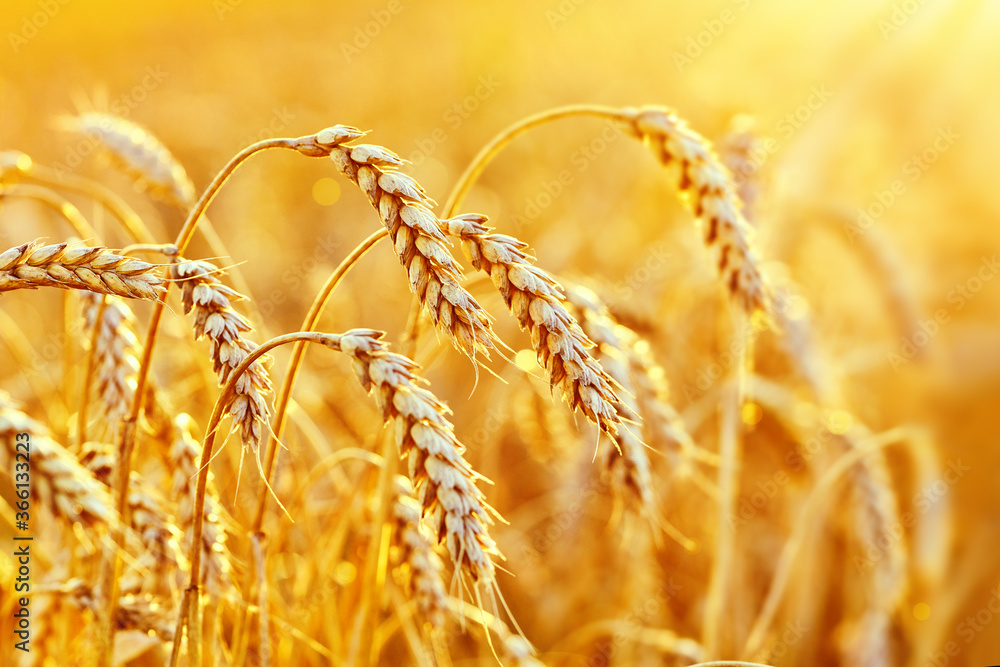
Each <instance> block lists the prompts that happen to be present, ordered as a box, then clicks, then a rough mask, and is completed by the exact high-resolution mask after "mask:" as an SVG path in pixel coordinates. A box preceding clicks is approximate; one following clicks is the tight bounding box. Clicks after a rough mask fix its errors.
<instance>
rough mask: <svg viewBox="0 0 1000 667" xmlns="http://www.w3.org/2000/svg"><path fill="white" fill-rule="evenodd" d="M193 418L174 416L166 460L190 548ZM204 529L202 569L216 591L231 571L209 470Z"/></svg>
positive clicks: (195, 453)
mask: <svg viewBox="0 0 1000 667" xmlns="http://www.w3.org/2000/svg"><path fill="white" fill-rule="evenodd" d="M193 427H194V420H193V419H191V417H189V416H188V415H186V414H181V415H178V416H177V418H176V419H175V420H174V423H173V425H172V429H171V433H170V435H171V439H170V452H169V456H170V462H171V469H172V482H171V483H172V486H171V490H172V492H173V495H174V497H175V498H176V499H177V525H178V527H179V528H180V529H181V530H182V531H183V532H184V542H185V549H190V545H191V539H192V526H193V523H194V489H195V481H196V479H197V477H198V458H199V457H200V456H201V444H200V443H199V442H198V441H197V440H195V439H194V438H193V437H192V435H191V430H192V428H193ZM209 476H210V477H209V481H208V486H207V494H206V496H205V509H204V512H203V515H204V516H203V523H204V528H203V529H202V534H201V544H202V572H201V575H200V576H201V578H202V580H203V581H205V582H206V585H207V587H208V590H209V592H211V593H215V594H218V593H219V592H220V591H221V590H222V586H223V585H224V584H225V583H226V582H227V581H228V580H229V575H230V573H231V572H232V565H231V564H230V555H229V550H228V549H227V548H226V531H225V527H224V526H223V524H222V506H221V504H220V503H219V500H218V492H217V491H216V490H215V488H214V485H213V484H212V480H211V473H209Z"/></svg>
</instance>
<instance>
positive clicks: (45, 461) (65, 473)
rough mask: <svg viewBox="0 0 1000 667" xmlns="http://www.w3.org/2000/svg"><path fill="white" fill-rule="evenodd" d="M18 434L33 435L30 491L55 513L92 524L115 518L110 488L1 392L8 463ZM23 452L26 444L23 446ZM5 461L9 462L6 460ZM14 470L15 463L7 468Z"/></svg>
mask: <svg viewBox="0 0 1000 667" xmlns="http://www.w3.org/2000/svg"><path fill="white" fill-rule="evenodd" d="M18 434H27V435H28V436H29V438H30V462H31V483H32V486H31V494H32V497H34V498H35V499H36V500H38V501H40V502H41V503H43V504H45V505H47V506H48V507H49V508H50V509H51V510H52V513H53V514H54V515H55V516H58V517H61V518H63V519H66V520H68V521H70V522H81V523H83V524H85V525H88V526H90V527H95V525H96V524H104V525H109V524H111V523H112V522H113V521H114V520H115V518H116V512H115V511H114V503H113V502H112V500H111V496H110V495H108V492H107V490H106V489H105V488H104V487H103V486H102V485H101V483H100V482H98V481H97V480H96V479H94V476H93V475H91V474H90V473H89V472H88V471H87V470H86V469H84V468H83V467H82V466H81V465H80V464H79V463H77V461H76V459H75V458H74V457H73V455H72V454H70V453H69V452H67V451H66V450H65V449H63V448H62V446H60V445H59V444H58V443H56V442H55V441H53V440H52V439H51V438H50V437H49V435H48V431H47V429H46V428H45V427H44V426H42V425H41V424H39V423H37V422H35V421H34V420H33V419H31V418H30V417H28V415H26V414H24V413H23V412H21V411H20V410H18V409H17V408H16V407H15V405H14V403H13V402H12V401H11V400H10V398H9V397H8V396H7V395H6V394H3V393H0V440H3V447H2V448H0V453H2V454H3V456H4V459H5V461H6V462H8V463H13V462H14V461H15V459H16V458H17V453H18V449H17V444H18V443H22V444H23V443H24V441H25V440H24V438H23V437H22V438H19V437H18ZM21 451H22V453H23V448H22V450H21ZM5 465H6V464H5ZM6 469H7V470H13V469H14V468H13V465H10V466H9V467H7V468H6Z"/></svg>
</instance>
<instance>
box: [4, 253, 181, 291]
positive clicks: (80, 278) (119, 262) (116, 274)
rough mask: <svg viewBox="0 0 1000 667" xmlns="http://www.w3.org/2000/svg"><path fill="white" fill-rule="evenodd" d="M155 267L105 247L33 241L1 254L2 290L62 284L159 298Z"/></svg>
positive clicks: (158, 284) (158, 278) (161, 281)
mask: <svg viewBox="0 0 1000 667" xmlns="http://www.w3.org/2000/svg"><path fill="white" fill-rule="evenodd" d="M156 269H157V266H156V265H154V264H147V263H146V262H143V261H140V260H138V259H132V258H131V257H122V256H120V255H115V254H114V253H112V252H111V251H110V250H108V249H106V248H91V247H87V246H79V245H71V244H69V243H56V244H54V245H46V246H43V245H42V244H41V243H39V242H38V241H32V242H30V243H25V244H23V245H19V246H17V247H16V248H11V249H10V250H7V251H6V252H4V253H2V254H0V292H6V291H10V290H16V289H35V288H36V287H60V288H62V289H78V290H86V291H88V292H95V293H97V294H108V295H111V296H121V297H128V298H131V299H149V300H151V301H156V300H158V299H159V298H160V295H161V294H163V292H164V289H163V287H162V286H161V285H162V283H163V280H162V279H161V278H160V277H159V276H157V275H156Z"/></svg>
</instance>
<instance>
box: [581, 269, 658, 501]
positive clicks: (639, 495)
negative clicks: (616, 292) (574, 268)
mask: <svg viewBox="0 0 1000 667" xmlns="http://www.w3.org/2000/svg"><path fill="white" fill-rule="evenodd" d="M566 301H567V303H568V304H570V306H571V307H572V308H573V313H574V315H575V316H576V319H577V321H579V323H580V326H581V328H582V329H583V333H584V334H586V336H587V337H588V338H589V339H590V340H592V341H594V343H595V344H596V345H597V347H596V356H597V359H598V360H599V361H600V364H601V368H603V369H604V370H605V371H606V372H607V373H608V375H609V376H610V377H611V378H612V379H613V380H614V381H615V383H617V384H618V386H619V387H621V391H619V392H618V393H619V396H620V397H621V398H620V401H621V404H620V406H616V409H617V410H618V412H620V413H621V414H623V415H628V414H633V415H635V414H640V413H639V411H638V404H637V402H636V400H635V398H634V396H635V390H634V389H633V387H632V381H631V377H630V373H629V361H628V352H627V350H628V348H629V347H630V345H631V343H630V341H628V340H627V339H628V338H630V336H629V334H631V332H630V331H629V330H628V329H626V328H625V327H622V326H620V325H618V324H617V323H615V322H614V321H613V320H612V319H611V316H610V314H609V313H608V310H607V307H606V306H605V305H604V304H603V303H602V302H601V300H600V298H599V297H598V296H597V294H595V293H594V292H593V291H591V290H589V289H587V288H585V287H582V286H580V285H570V286H569V287H567V289H566ZM614 437H615V443H616V444H617V445H618V448H617V450H612V451H611V452H609V454H608V459H607V465H608V468H609V469H610V470H611V472H612V473H618V474H615V475H614V477H613V479H614V480H615V481H616V483H617V484H618V485H619V486H620V487H621V488H620V489H619V492H620V493H621V492H622V491H625V492H626V493H625V494H623V495H625V497H626V498H628V499H630V500H631V506H632V507H635V508H636V509H637V510H638V511H639V512H640V513H642V514H646V515H647V516H651V517H652V516H653V515H654V514H655V499H654V495H653V478H652V474H651V473H650V466H649V456H648V455H647V454H646V446H645V445H644V444H643V443H642V442H641V441H640V440H639V439H638V438H637V437H636V436H635V435H633V434H632V433H629V432H628V431H627V430H626V429H620V430H619V431H618V433H617V434H616V435H615V436H614Z"/></svg>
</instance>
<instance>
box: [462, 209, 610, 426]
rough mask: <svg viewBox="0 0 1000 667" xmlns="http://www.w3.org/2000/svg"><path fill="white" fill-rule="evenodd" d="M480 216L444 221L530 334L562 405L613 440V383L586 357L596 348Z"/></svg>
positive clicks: (554, 286) (528, 261) (522, 257)
mask: <svg viewBox="0 0 1000 667" xmlns="http://www.w3.org/2000/svg"><path fill="white" fill-rule="evenodd" d="M485 222H486V219H485V218H484V217H483V216H480V215H460V216H458V217H455V218H451V219H450V220H446V221H444V224H445V225H446V229H447V230H448V233H449V234H450V235H452V236H455V237H456V238H460V239H461V240H462V243H463V244H464V245H465V248H466V250H468V251H469V254H470V255H471V256H472V264H473V266H475V267H476V268H477V269H479V270H480V271H482V272H484V273H486V274H487V275H489V276H490V277H491V278H492V279H493V284H494V285H495V286H496V288H497V290H499V292H500V294H501V296H502V297H503V300H504V302H505V303H506V304H507V307H508V308H509V309H510V311H511V313H513V314H514V316H515V317H516V318H517V321H518V323H519V324H520V325H521V328H522V329H525V330H527V331H529V332H530V333H531V344H532V347H533V348H534V350H535V353H536V355H537V357H538V364H539V366H541V367H542V368H544V369H545V372H546V375H547V376H548V379H549V383H550V385H551V386H552V387H559V389H560V391H561V392H562V395H563V399H564V400H565V401H566V402H567V403H568V404H569V405H570V407H571V408H573V409H574V410H576V409H580V410H581V411H582V412H583V414H585V415H586V416H587V418H588V419H589V420H590V421H592V422H594V423H595V424H597V425H598V426H599V427H600V428H601V430H602V431H604V432H606V433H608V434H610V435H612V436H615V435H617V433H618V427H619V426H620V425H621V419H620V417H619V415H618V409H617V408H616V407H615V404H616V403H618V402H619V401H618V397H617V395H616V393H615V387H614V385H615V382H614V380H613V379H612V378H611V377H610V376H608V374H607V373H606V372H605V371H604V369H602V368H601V365H600V364H599V363H597V362H596V361H595V360H594V359H593V358H592V357H591V356H590V354H589V353H588V352H587V350H588V349H589V348H591V347H593V343H592V342H591V341H590V340H588V339H587V337H586V336H585V335H584V333H583V331H581V330H580V326H579V325H578V324H577V322H576V321H575V320H574V319H573V316H572V315H570V313H569V311H567V310H566V307H565V306H564V305H563V303H562V296H563V295H562V288H561V287H560V285H559V283H557V282H556V281H555V279H553V278H552V277H551V276H550V275H549V274H547V273H546V272H545V271H543V270H542V269H539V268H538V267H536V266H533V264H532V263H533V261H534V258H533V257H531V255H529V254H528V253H527V252H526V251H525V249H526V248H527V245H526V244H525V243H523V242H521V241H518V240H517V239H515V238H513V237H510V236H505V235H502V234H491V233H490V229H489V228H488V227H487V226H486V225H485V224H484V223H485Z"/></svg>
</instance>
